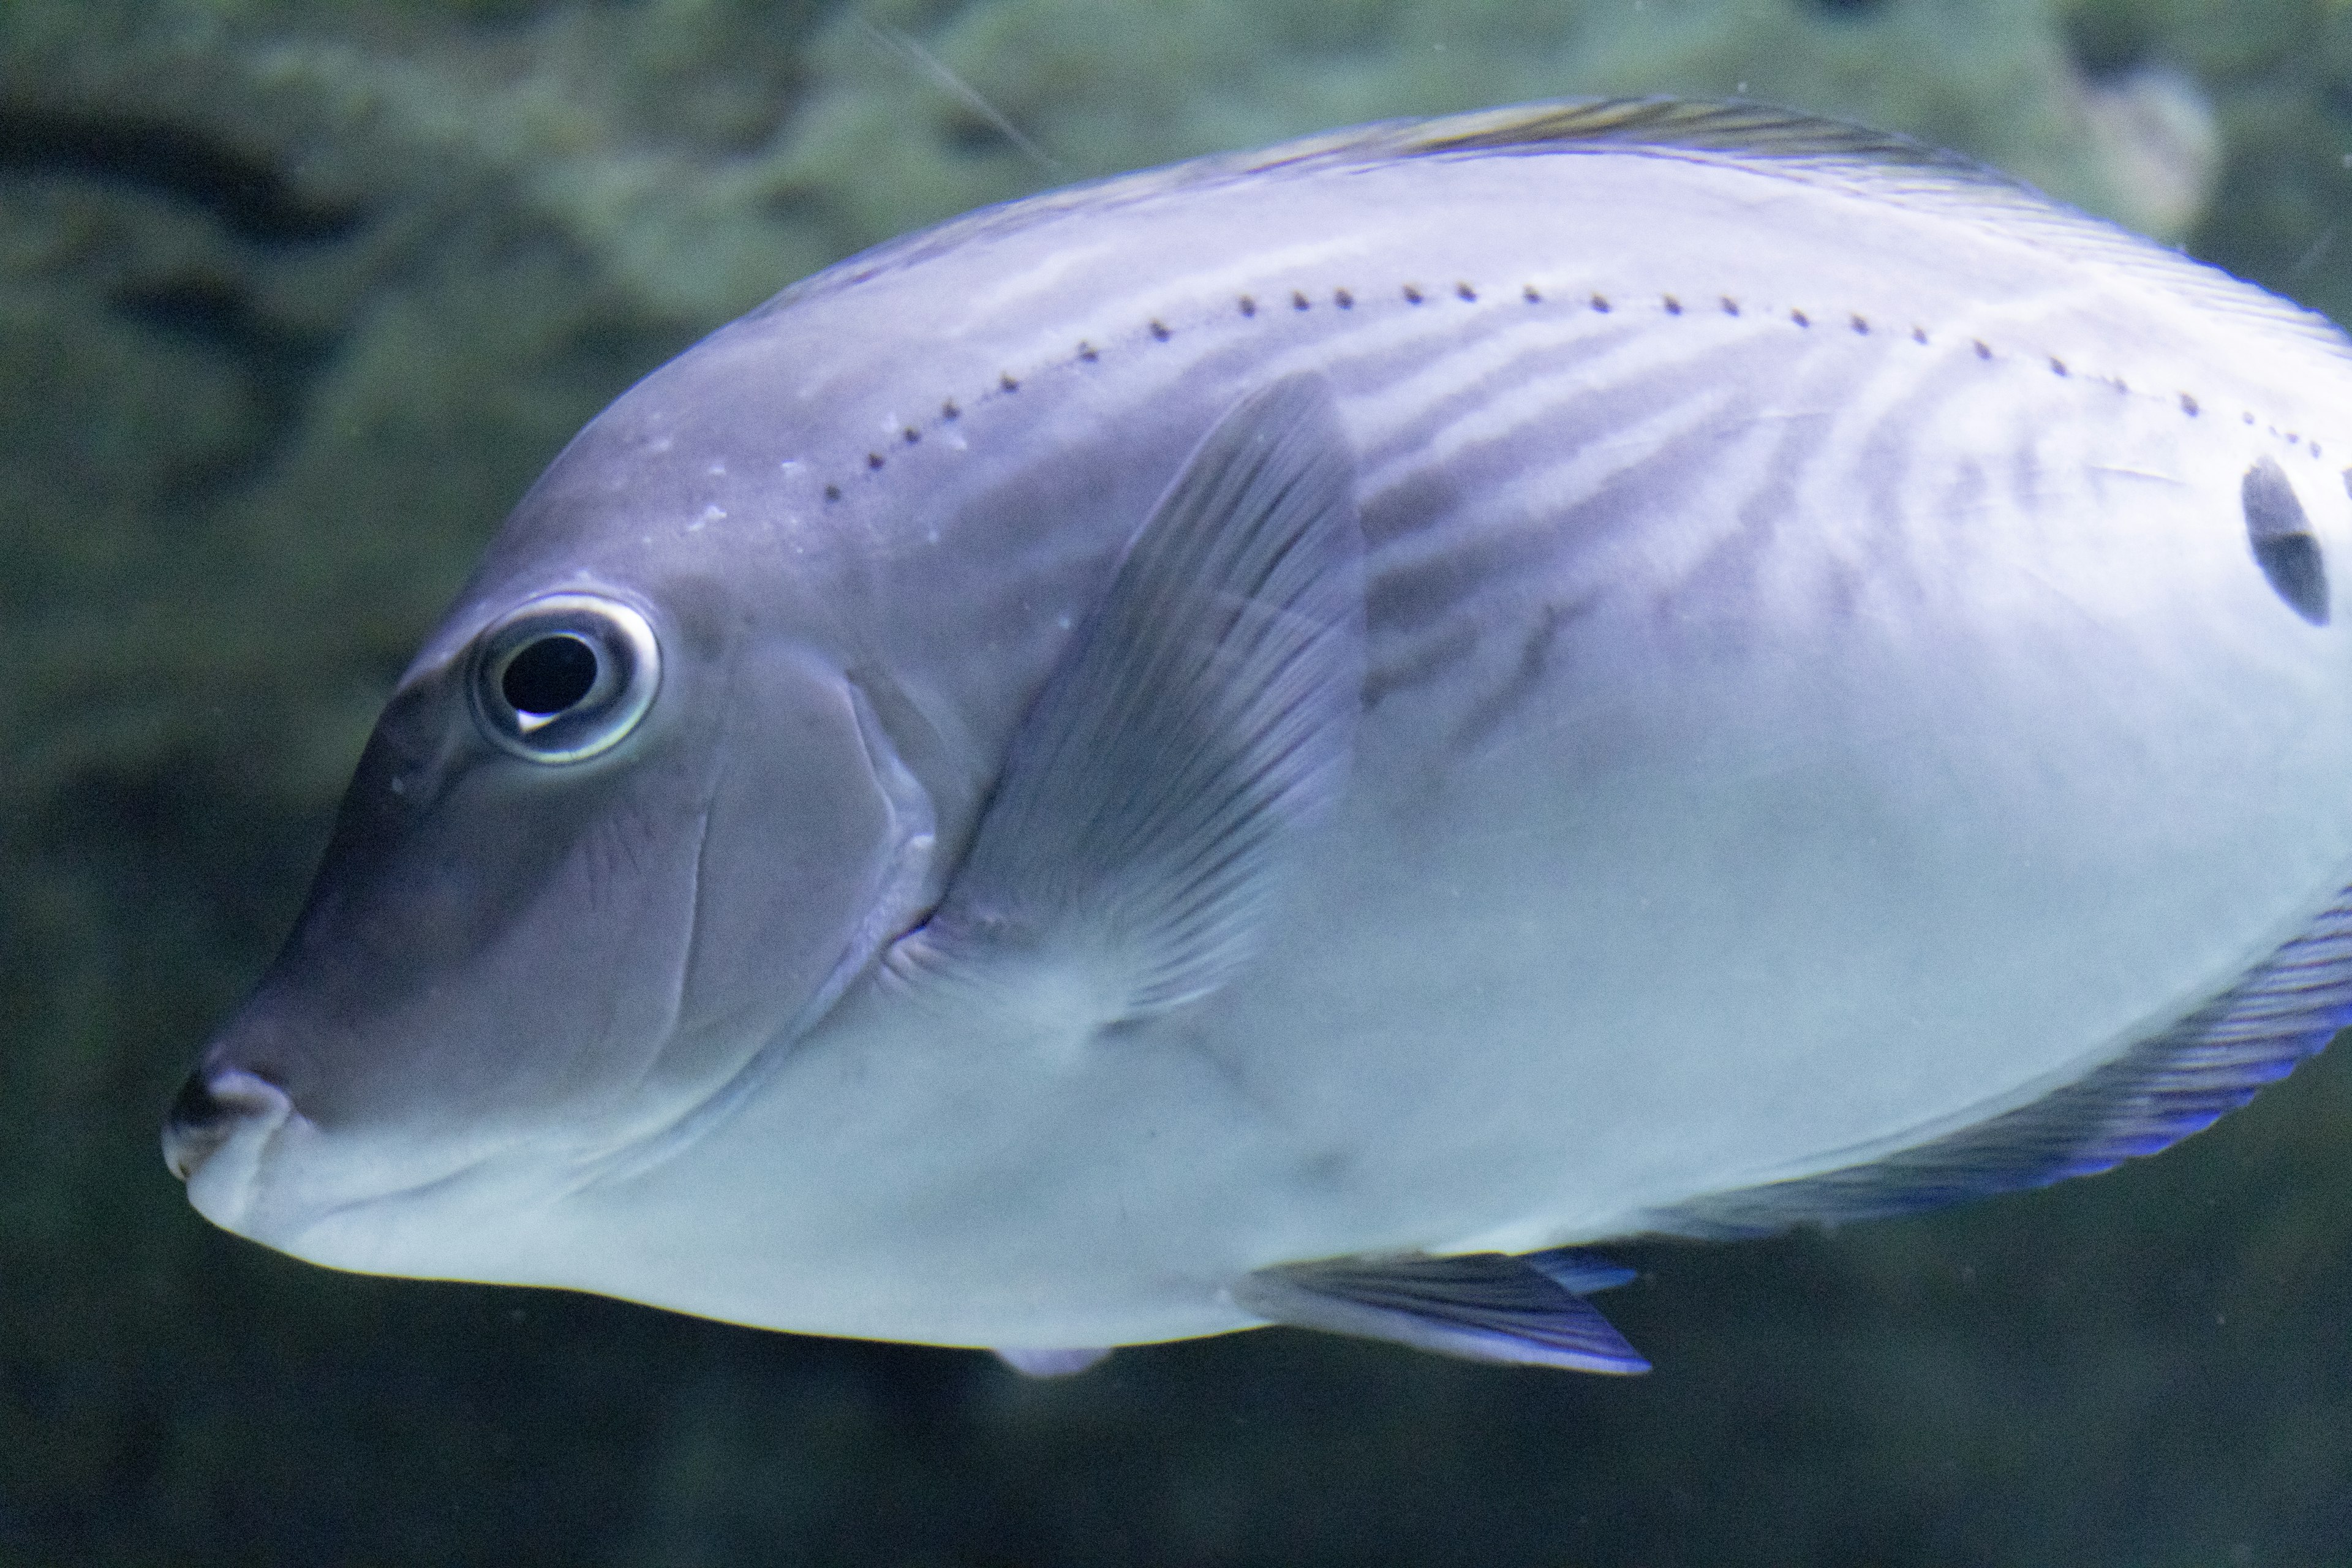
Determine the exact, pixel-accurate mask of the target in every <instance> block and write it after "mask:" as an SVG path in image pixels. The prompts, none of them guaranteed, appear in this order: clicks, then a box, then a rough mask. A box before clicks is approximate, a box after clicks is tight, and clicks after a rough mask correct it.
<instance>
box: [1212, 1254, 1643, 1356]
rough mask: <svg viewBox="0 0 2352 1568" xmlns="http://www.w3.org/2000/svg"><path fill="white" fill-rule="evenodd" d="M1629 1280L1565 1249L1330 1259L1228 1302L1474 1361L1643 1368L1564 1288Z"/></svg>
mask: <svg viewBox="0 0 2352 1568" xmlns="http://www.w3.org/2000/svg"><path fill="white" fill-rule="evenodd" d="M1563 1277H1564V1278H1563ZM1632 1277H1633V1271H1632V1270H1630V1269H1623V1268H1616V1267H1615V1266H1614V1265H1612V1264H1609V1263H1607V1262H1605V1261H1603V1260H1601V1259H1599V1258H1593V1257H1592V1256H1591V1254H1589V1253H1578V1252H1572V1251H1567V1250H1562V1251H1560V1252H1552V1253H1536V1254H1533V1255H1531V1256H1529V1257H1526V1258H1512V1257H1507V1256H1506V1255H1504V1254H1502V1253H1498V1252H1480V1253H1472V1254H1469V1255H1467V1256H1465V1257H1459V1258H1428V1257H1423V1256H1421V1255H1419V1254H1407V1255H1403V1256H1400V1257H1391V1258H1323V1259H1320V1260H1318V1261H1317V1262H1313V1263H1286V1264H1284V1265H1282V1266H1280V1267H1278V1268H1261V1269H1259V1270H1258V1271H1257V1272H1256V1273H1255V1274H1251V1275H1248V1276H1246V1277H1244V1279H1241V1280H1240V1281H1239V1282H1238V1283H1236V1284H1235V1285H1234V1288H1233V1297H1234V1301H1235V1303H1237V1304H1238V1305H1240V1306H1241V1307H1242V1308H1244V1310H1248V1311H1252V1312H1255V1313H1256V1314H1257V1315H1258V1316H1260V1317H1262V1318H1267V1319H1270V1320H1272V1321H1275V1322H1277V1323H1288V1324H1291V1325H1293V1326H1294V1327H1297V1328H1302V1329H1322V1330H1325V1331H1328V1332H1331V1333H1338V1334H1355V1335H1359V1336H1361V1337H1363V1338H1366V1339H1375V1340H1389V1341H1392V1342H1395V1343H1397V1344H1402V1345H1411V1346H1412V1348H1413V1349H1415V1350H1424V1351H1435V1352H1439V1353H1440V1354H1443V1355H1454V1356H1463V1357H1465V1358H1467V1359H1469V1360H1471V1361H1488V1362H1504V1363H1515V1364H1519V1365H1526V1366H1557V1367H1566V1368H1568V1369H1570V1370H1571V1371H1575V1372H1606V1373H1636V1372H1647V1371H1649V1370H1650V1363H1648V1362H1646V1361H1644V1360H1643V1359H1642V1357H1641V1354H1640V1352H1636V1351H1635V1350H1634V1349H1633V1346H1632V1345H1629V1344H1627V1343H1626V1342H1625V1340H1624V1336H1622V1334H1620V1333H1618V1331H1616V1330H1615V1329H1612V1328H1611V1327H1610V1326H1609V1322H1608V1320H1607V1319H1605V1318H1603V1317H1601V1314H1600V1313H1599V1312H1597V1311H1595V1310H1593V1309H1592V1308H1591V1307H1590V1306H1588V1305H1587V1304H1586V1303H1585V1302H1584V1301H1583V1300H1582V1299H1581V1298H1580V1296H1579V1295H1578V1294H1577V1292H1576V1291H1575V1290H1574V1289H1570V1287H1569V1286H1568V1284H1566V1283H1565V1282H1564V1279H1582V1280H1588V1281H1589V1280H1600V1281H1601V1282H1602V1283H1601V1284H1597V1285H1592V1286H1591V1287H1590V1288H1591V1289H1601V1288H1603V1287H1604V1286H1605V1285H1620V1284H1622V1283H1624V1281H1625V1280H1626V1279H1631V1278H1632Z"/></svg>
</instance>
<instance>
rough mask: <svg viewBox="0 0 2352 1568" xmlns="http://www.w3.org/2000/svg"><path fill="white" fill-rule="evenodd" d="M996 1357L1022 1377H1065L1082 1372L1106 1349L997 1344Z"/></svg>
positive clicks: (1101, 1355)
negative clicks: (1026, 1346)
mask: <svg viewBox="0 0 2352 1568" xmlns="http://www.w3.org/2000/svg"><path fill="white" fill-rule="evenodd" d="M993 1353H994V1354H995V1356H996V1359H997V1360H999V1361H1001V1362H1003V1363H1004V1364H1005V1365H1007V1366H1009V1367H1011V1368H1012V1369H1013V1371H1015V1372H1017V1373H1020V1374H1021V1375H1022V1376H1024V1377H1067V1376H1069V1375H1070V1374H1071V1373H1074V1372H1084V1371H1086V1370H1087V1368H1088V1367H1090V1366H1092V1365H1094V1364H1095V1363H1097V1362H1098V1361H1100V1360H1102V1359H1103V1357H1105V1356H1107V1355H1108V1354H1110V1352H1109V1351H1108V1350H1086V1351H1037V1350H1023V1349H1019V1348H1007V1347H1004V1346H999V1347H998V1348H997V1349H996V1351H995V1352H993Z"/></svg>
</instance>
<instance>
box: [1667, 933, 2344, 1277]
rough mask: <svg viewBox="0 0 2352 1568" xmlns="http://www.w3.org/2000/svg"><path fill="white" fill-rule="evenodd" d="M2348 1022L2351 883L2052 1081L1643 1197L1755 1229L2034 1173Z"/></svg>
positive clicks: (2024, 1183) (1717, 1224) (1675, 1216)
mask: <svg viewBox="0 0 2352 1568" xmlns="http://www.w3.org/2000/svg"><path fill="white" fill-rule="evenodd" d="M2347 1025H2352V888H2347V889H2345V890H2344V891H2343V892H2341V893H2339V894H2337V895H2336V899H2335V900H2334V901H2333V902H2332V903H2331V904H2330V905H2329V907H2328V909H2327V910H2326V911H2325V912H2324V913H2323V914H2321V915H2320V916H2319V917H2318V919H2317V920H2316V921H2314V922H2313V923H2312V924H2311V926H2310V927H2308V928H2307V929H2306V930H2305V931H2304V933H2303V934H2302V935H2300V936H2297V937H2295V938H2294V939H2293V940H2292V941H2290V942H2287V943H2285V944H2284V946H2282V947H2280V948H2279V949H2278V951H2277V952H2274V953H2273V954H2272V955H2271V957H2270V958H2269V959H2268V960H2267V961H2266V962H2264V963H2262V964H2260V965H2258V966H2256V967H2255V968H2254V969H2253V970H2252V972H2250V973H2248V974H2247V976H2246V977H2245V978H2244V979H2243V980H2242V981H2240V982H2239V983H2238V984H2236V985H2234V986H2232V987H2231V988H2230V989H2229V990H2228V991H2225V992H2223V993H2222V994H2221V995H2220V996H2217V997H2215V998H2214V999H2213V1000H2212V1001H2211V1002H2209V1003H2207V1004H2206V1005H2204V1006H2202V1007H2200V1008H2198V1009H2197V1010H2196V1011H2195V1012H2193V1013H2191V1014H2189V1016H2187V1017H2185V1018H2183V1019H2181V1020H2180V1021H2179V1023H2177V1024H2175V1025H2173V1026H2171V1027H2170V1028H2168V1029H2166V1030H2164V1031H2163V1032H2161V1033H2159V1034H2157V1035H2153V1036H2150V1037H2148V1038H2147V1039H2145V1040H2142V1041H2141V1042H2139V1043H2138V1044H2137V1045H2135V1046H2133V1047H2131V1048H2130V1049H2129V1050H2126V1052H2124V1053H2123V1055H2121V1056H2119V1057H2117V1058H2114V1059H2113V1060H2111V1061H2108V1062H2106V1063H2105V1064H2104V1065H2103V1066H2100V1067H2098V1068H2094V1069H2092V1070H2091V1071H2090V1072H2089V1073H2087V1074H2085V1075H2084V1077H2082V1078H2080V1079H2076V1080H2075V1081H2074V1082H2073V1083H2070V1084H2067V1085H2066V1086H2064V1087H2063V1088H2061V1089H2056V1090H2053V1092H2052V1093H2050V1094H2048V1095H2045V1096H2043V1097H2042V1099H2040V1100H2034V1101H2033V1102H2032V1103H2031V1104H2028V1105H2022V1106H2020V1107H2018V1108H2016V1109H2015V1110H2009V1111H2005V1112H2003V1113H2001V1114H2000V1115H1997V1116H1994V1117H1991V1118H1990V1119H1989V1120H1987V1121H1982V1122H1979V1123H1978V1124H1977V1125H1975V1126H1972V1127H1967V1128H1963V1129H1961V1130H1960V1131H1957V1132H1953V1133H1949V1134H1947V1135H1946V1136H1944V1137H1940V1138H1936V1139H1932V1140H1930V1141H1928V1142H1924V1143H1920V1144H1917V1145H1916V1146H1914V1147H1912V1148H1908V1149H1905V1150H1901V1151H1899V1152H1895V1153H1894V1154H1891V1155H1888V1156H1886V1157H1885V1158H1883V1159H1879V1160H1874V1161H1871V1162H1868V1163H1858V1164H1853V1165H1847V1166H1843V1167H1841V1168H1838V1169H1833V1170H1829V1171H1824V1172H1822V1173H1819V1174H1816V1175H1810V1176H1799V1177H1796V1178H1793V1179H1791V1180H1789V1181H1783V1182H1771V1183H1767V1184H1762V1185H1759V1186H1754V1187H1743V1188H1739V1189H1737V1190H1735V1191H1732V1192H1727V1193H1717V1194H1709V1195H1707V1196H1706V1197H1702V1198H1697V1199H1694V1200H1692V1201H1690V1202H1687V1203H1684V1204H1679V1205H1674V1206H1672V1207H1669V1208H1665V1209H1662V1210H1659V1211H1656V1212H1655V1213H1654V1214H1653V1215H1651V1216H1650V1228H1652V1229H1654V1230H1656V1231H1659V1232H1664V1233H1666V1234H1671V1235H1680V1236H1698V1237H1743V1236H1762V1235H1769V1233H1771V1232H1774V1231H1778V1230H1784V1229H1786V1228H1788V1227H1789V1226H1792V1225H1798V1224H1803V1223H1806V1222H1812V1223H1817V1224H1835V1223H1838V1222H1841V1221H1844V1220H1850V1219H1868V1218H1874V1217H1876V1216H1879V1215H1895V1214H1909V1213H1914V1212H1916V1211H1918V1210H1921V1209H1927V1208H1935V1207H1939V1206H1941V1205H1945V1204H1948V1203H1958V1202H1960V1201H1963V1200H1965V1199H1969V1198H1977V1197H1984V1196H1988V1195H1990V1194H1995V1193H2005V1192H2015V1191H2018V1190H2021V1189H2023V1188H2028V1187H2040V1186H2047V1185H2049V1184H2051V1183H2053V1182H2059V1181H2063V1180H2064V1179H2066V1178H2067V1177H2069V1176H2087V1175H2092V1174H2095V1173H2098V1172H2100V1171H2105V1170H2107V1169H2110V1168H2111V1167H2113V1166H2115V1165H2117V1164H2120V1163H2122V1162H2124V1161H2125V1160H2128V1159H2132V1158H2135V1157H2137V1156H2138V1155H2143V1154H2153V1153H2156V1152H2158V1151H2159V1150H2162V1149H2166V1148H2168V1147H2170V1146H2171V1145H2172V1144H2174V1143H2177V1142H2179V1141H2180V1140H2181V1139H2183V1138H2186V1137H2188V1136H2189V1134H2190V1133H2192V1132H2195V1131H2200V1130H2201V1129H2203V1128H2205V1127H2207V1126H2210V1125H2211V1124H2212V1123H2213V1122H2214V1121H2217V1120H2219V1119H2220V1118H2221V1117H2222V1116H2223V1115H2226V1114H2227V1113H2228V1112H2230V1111H2231V1110H2236V1109H2237V1108H2238V1107H2239V1106H2241V1105H2243V1104H2244V1103H2245V1102H2246V1101H2247V1100H2251V1099H2252V1098H2253V1096H2254V1094H2255V1092H2256V1091H2257V1090H2258V1089H2261V1088H2262V1087H2263V1085H2264V1084H2266V1083H2271V1082H2273V1081H2274V1080H2276V1079H2281V1078H2284V1077H2285V1076H2286V1075H2287V1074H2288V1073H2290V1072H2292V1071H2293V1070H2294V1068H2295V1066H2296V1064H2297V1063H2299V1062H2301V1061H2302V1060H2303V1059H2304V1058H2306V1057H2309V1056H2312V1055H2315V1054H2316V1053H2317V1052H2318V1051H2319V1050H2321V1049H2322V1048H2323V1047H2326V1044H2327V1042H2328V1041H2329V1040H2330V1039H2332V1038H2334V1037H2335V1036H2336V1032H2337V1031H2338V1030H2340V1029H2342V1028H2344V1027H2346V1026H2347Z"/></svg>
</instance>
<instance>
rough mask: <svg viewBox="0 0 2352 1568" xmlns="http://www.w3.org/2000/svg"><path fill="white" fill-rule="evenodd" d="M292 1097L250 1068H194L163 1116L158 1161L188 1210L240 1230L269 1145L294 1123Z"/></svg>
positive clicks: (246, 1219)
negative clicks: (181, 1187)
mask: <svg viewBox="0 0 2352 1568" xmlns="http://www.w3.org/2000/svg"><path fill="white" fill-rule="evenodd" d="M290 1121H299V1117H297V1116H296V1114H295V1110H294V1100H293V1098H292V1097H291V1096H290V1095H289V1094H288V1093H287V1092H286V1091H285V1090H284V1089H280V1088H279V1087H278V1085H276V1084H274V1083H272V1082H270V1081H269V1080H268V1079H266V1078H263V1077H261V1076H260V1075H258V1074H257V1073H252V1072H247V1071H246V1070H244V1069H242V1068H219V1069H216V1070H215V1069H208V1068H205V1067H201V1066H200V1067H198V1068H196V1069H195V1070H194V1072H192V1073H190V1074H189V1075H188V1077H187V1081H185V1082H184V1083H183V1084H182V1085H181V1086H180V1091H179V1093H178V1094H176V1095H174V1096H173V1100H172V1108H171V1110H170V1111H169V1112H167V1113H166V1115H165V1117H164V1120H163V1163H164V1164H165V1165H167V1166H169V1167H170V1168H171V1172H172V1173H173V1175H175V1176H177V1177H179V1178H180V1179H181V1180H182V1181H184V1182H185V1183H186V1184H187V1186H188V1201H189V1202H190V1203H191V1204H193V1205H195V1208H196V1212H197V1213H199V1214H201V1215H204V1216H205V1218H206V1219H208V1220H210V1221H212V1222H213V1223H214V1224H215V1225H217V1226H220V1227H221V1228H223V1229H224V1230H231V1231H237V1232H243V1231H244V1230H245V1229H246V1228H247V1224H248V1222H249V1220H250V1217H251V1214H252V1209H253V1204H254V1195H255V1194H256V1192H257V1190H258V1188H259V1175H260V1171H261V1163H262V1159H263V1156H264V1154H265V1153H266V1152H267V1151H268V1147H269V1145H270V1143H271V1142H272V1141H273V1140H274V1139H276V1138H277V1136H278V1133H279V1131H281V1130H282V1129H284V1128H285V1127H286V1126H287V1124H288V1123H289V1122H290Z"/></svg>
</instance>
